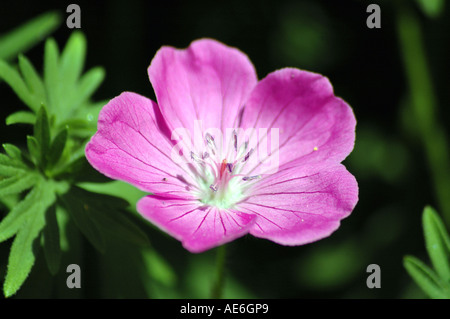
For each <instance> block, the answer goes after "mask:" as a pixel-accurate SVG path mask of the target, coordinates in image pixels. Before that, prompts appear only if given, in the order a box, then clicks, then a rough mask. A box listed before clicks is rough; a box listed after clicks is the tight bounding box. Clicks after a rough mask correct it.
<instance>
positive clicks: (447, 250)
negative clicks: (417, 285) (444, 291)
mask: <svg viewBox="0 0 450 319" xmlns="http://www.w3.org/2000/svg"><path fill="white" fill-rule="evenodd" d="M422 220H423V230H424V235H425V244H426V248H427V251H428V255H429V256H430V259H431V262H432V264H433V267H434V269H435V270H436V272H437V273H438V275H439V276H440V277H441V278H442V279H443V280H444V281H449V282H450V257H449V256H450V239H449V236H448V234H447V231H446V229H445V226H444V223H443V222H442V220H441V218H440V217H439V215H438V214H437V213H436V211H435V210H434V209H433V208H431V207H430V206H427V207H425V209H424V211H423V216H422Z"/></svg>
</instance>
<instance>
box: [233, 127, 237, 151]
mask: <svg viewBox="0 0 450 319" xmlns="http://www.w3.org/2000/svg"><path fill="white" fill-rule="evenodd" d="M233 146H234V151H235V152H237V134H236V130H233Z"/></svg>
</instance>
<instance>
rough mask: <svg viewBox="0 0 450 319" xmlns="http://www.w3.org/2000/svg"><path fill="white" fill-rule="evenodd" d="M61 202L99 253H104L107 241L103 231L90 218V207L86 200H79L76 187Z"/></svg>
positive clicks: (62, 197)
mask: <svg viewBox="0 0 450 319" xmlns="http://www.w3.org/2000/svg"><path fill="white" fill-rule="evenodd" d="M61 201H62V203H63V204H64V207H65V208H66V210H67V211H68V212H69V213H70V216H71V217H72V219H73V221H74V222H75V224H76V225H77V227H78V229H79V230H80V231H81V232H82V233H83V235H84V236H86V238H87V239H88V240H89V242H90V243H91V244H92V245H93V246H94V247H95V248H96V249H97V250H98V251H99V252H101V253H104V252H105V239H104V236H103V234H102V231H101V230H100V229H99V228H98V226H97V224H96V223H95V222H94V221H93V220H92V218H91V216H90V214H91V211H90V206H89V205H88V204H87V203H85V201H84V200H82V199H80V198H78V192H77V190H76V187H72V188H71V189H70V190H69V191H68V192H67V193H66V194H64V195H63V196H61Z"/></svg>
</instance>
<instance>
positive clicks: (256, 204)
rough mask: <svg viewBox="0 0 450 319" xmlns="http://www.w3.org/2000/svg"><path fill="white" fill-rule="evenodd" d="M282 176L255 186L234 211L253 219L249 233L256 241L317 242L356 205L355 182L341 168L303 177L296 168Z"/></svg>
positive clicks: (337, 225)
mask: <svg viewBox="0 0 450 319" xmlns="http://www.w3.org/2000/svg"><path fill="white" fill-rule="evenodd" d="M284 173H286V175H279V174H274V175H272V176H270V177H268V178H266V179H265V180H263V181H261V183H259V184H258V185H257V186H256V185H255V186H256V187H255V188H254V189H253V193H252V195H251V197H249V198H248V199H247V200H246V201H244V202H242V203H240V204H239V205H238V207H237V209H239V211H241V212H243V213H246V214H256V215H257V218H256V220H255V225H254V226H253V227H252V229H251V230H250V234H252V235H254V236H256V237H261V238H266V239H269V240H272V241H274V242H276V243H278V244H282V245H302V244H307V243H311V242H314V241H317V240H319V239H322V238H324V237H327V236H329V235H330V234H331V233H332V232H334V231H335V230H336V229H337V228H338V227H339V225H340V220H341V219H343V218H345V217H347V216H348V215H349V214H350V213H351V211H352V210H353V208H354V207H355V205H356V202H357V201H358V186H357V183H356V180H355V178H354V177H353V175H351V174H350V173H349V172H348V171H347V170H346V169H345V167H344V166H343V165H341V164H338V165H337V166H335V167H332V168H328V169H322V170H320V171H317V172H315V173H312V172H309V174H307V175H303V174H304V172H302V171H301V170H298V169H296V168H291V169H290V170H289V171H288V172H284ZM284 173H283V174H284ZM280 174H281V173H280Z"/></svg>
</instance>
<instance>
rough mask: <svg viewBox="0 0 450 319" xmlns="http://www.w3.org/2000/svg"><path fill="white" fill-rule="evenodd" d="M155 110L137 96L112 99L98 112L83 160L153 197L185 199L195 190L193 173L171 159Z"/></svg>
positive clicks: (129, 95) (170, 144)
mask: <svg viewBox="0 0 450 319" xmlns="http://www.w3.org/2000/svg"><path fill="white" fill-rule="evenodd" d="M155 111H156V112H158V107H157V105H156V103H154V102H153V101H151V100H149V99H147V98H145V97H143V96H140V95H138V94H135V93H129V92H125V93H122V94H121V95H120V96H118V97H115V98H114V99H112V100H111V101H110V102H109V103H108V104H107V105H106V106H105V107H104V108H103V109H102V111H101V112H100V115H99V120H98V131H97V133H96V134H95V135H94V136H93V137H92V139H91V140H90V142H89V143H88V144H87V146H86V157H87V159H88V161H89V162H90V163H91V165H92V166H93V167H94V168H96V169H97V170H98V171H100V172H101V173H103V174H105V175H106V176H108V177H110V178H113V179H119V180H123V181H126V182H128V183H131V184H133V185H135V186H136V187H138V188H140V189H142V190H145V191H148V192H152V193H155V194H165V195H166V196H169V195H171V196H175V197H178V196H181V197H185V198H188V197H189V194H188V190H189V189H192V188H193V187H196V186H194V184H193V182H192V179H191V174H192V172H190V171H189V169H188V168H187V167H182V166H179V165H177V164H175V163H174V162H173V161H172V160H171V151H172V148H173V144H172V142H171V141H170V140H169V139H168V137H167V136H166V135H164V134H163V133H162V132H164V128H163V127H161V125H162V124H163V123H159V121H158V114H157V113H155ZM161 129H162V130H161Z"/></svg>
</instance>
